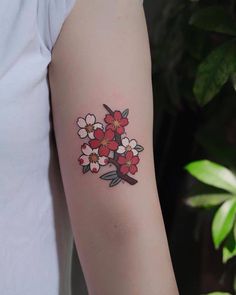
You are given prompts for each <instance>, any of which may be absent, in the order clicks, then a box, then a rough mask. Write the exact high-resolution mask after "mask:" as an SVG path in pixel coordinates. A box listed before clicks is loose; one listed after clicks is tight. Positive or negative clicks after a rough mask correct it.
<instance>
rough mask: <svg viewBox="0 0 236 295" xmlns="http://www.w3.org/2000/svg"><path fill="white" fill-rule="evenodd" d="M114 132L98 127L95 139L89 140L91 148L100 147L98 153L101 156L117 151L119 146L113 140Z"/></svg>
mask: <svg viewBox="0 0 236 295" xmlns="http://www.w3.org/2000/svg"><path fill="white" fill-rule="evenodd" d="M114 136H115V134H114V132H113V131H112V130H110V129H108V130H106V131H105V132H104V131H103V130H102V129H96V130H95V131H94V137H95V139H92V140H90V141H89V145H90V146H91V148H93V149H96V148H98V153H99V155H100V156H108V155H109V153H110V151H115V150H117V148H118V143H117V142H116V141H115V140H113V139H114Z"/></svg>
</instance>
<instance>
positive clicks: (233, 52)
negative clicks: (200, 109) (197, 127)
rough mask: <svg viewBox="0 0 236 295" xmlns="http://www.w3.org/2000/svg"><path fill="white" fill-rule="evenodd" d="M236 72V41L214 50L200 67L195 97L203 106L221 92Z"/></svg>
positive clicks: (195, 84)
mask: <svg viewBox="0 0 236 295" xmlns="http://www.w3.org/2000/svg"><path fill="white" fill-rule="evenodd" d="M235 71H236V41H235V40H234V41H233V42H232V41H229V42H227V43H225V44H223V45H222V46H220V47H217V48H216V49H214V50H213V51H212V52H211V53H210V54H209V55H208V56H207V58H206V59H205V60H204V61H203V62H202V63H201V64H200V65H199V67H198V70H197V75H196V80H195V83H194V87H193V92H194V95H195V97H196V99H197V101H198V103H199V104H200V105H202V106H204V105H205V104H207V103H208V102H209V101H211V100H212V98H213V97H214V96H215V95H216V94H217V93H218V92H219V91H220V90H221V88H222V86H223V85H224V84H225V83H226V82H227V81H228V79H229V78H230V76H231V75H232V74H233V73H234V72H235Z"/></svg>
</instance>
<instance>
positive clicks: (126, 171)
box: [120, 165, 129, 174]
mask: <svg viewBox="0 0 236 295" xmlns="http://www.w3.org/2000/svg"><path fill="white" fill-rule="evenodd" d="M120 172H121V173H122V174H127V173H128V172H129V167H128V166H126V165H122V166H121V167H120Z"/></svg>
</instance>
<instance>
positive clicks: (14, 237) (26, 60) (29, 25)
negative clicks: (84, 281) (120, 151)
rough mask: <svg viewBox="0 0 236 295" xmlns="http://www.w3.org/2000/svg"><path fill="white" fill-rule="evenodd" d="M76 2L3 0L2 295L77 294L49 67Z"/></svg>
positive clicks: (0, 67) (0, 97)
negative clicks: (49, 80)
mask: <svg viewBox="0 0 236 295" xmlns="http://www.w3.org/2000/svg"><path fill="white" fill-rule="evenodd" d="M75 1H76V0H0V294H2V295H70V294H71V291H70V289H71V288H70V281H71V278H70V274H71V255H72V245H73V237H72V232H71V226H70V222H69V217H68V210H67V206H66V200H65V195H64V191H63V186H62V181H61V176H60V170H59V166H58V158H57V152H56V148H55V141H54V136H53V131H52V130H53V129H52V121H51V112H50V103H49V87H48V82H47V66H48V64H49V63H50V60H51V50H52V47H53V45H54V44H55V41H56V39H57V37H58V35H59V33H60V30H61V27H62V24H63V22H64V21H65V18H66V17H67V16H68V14H69V12H70V11H71V9H72V7H73V5H74V3H75Z"/></svg>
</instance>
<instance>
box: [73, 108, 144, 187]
mask: <svg viewBox="0 0 236 295" xmlns="http://www.w3.org/2000/svg"><path fill="white" fill-rule="evenodd" d="M103 106H104V108H105V109H106V111H107V112H108V114H106V115H105V118H104V122H105V124H102V123H99V122H97V121H96V117H95V115H93V114H87V115H86V116H85V118H81V117H79V118H78V119H77V120H76V124H77V126H78V127H79V130H78V132H77V133H78V135H79V137H80V138H82V139H86V138H88V140H87V142H85V143H84V144H83V145H82V146H81V151H82V155H81V156H80V157H79V159H78V162H79V164H80V165H81V166H82V167H83V168H82V169H83V173H87V172H89V171H91V172H92V173H97V172H98V171H99V170H100V168H101V166H106V165H108V164H109V165H113V166H114V167H115V170H113V171H110V172H107V173H105V174H103V175H102V176H100V178H101V179H103V180H107V181H110V183H109V186H110V187H113V186H115V185H117V184H119V183H120V182H121V181H123V182H127V183H129V184H131V185H134V184H136V183H137V182H138V181H137V180H136V179H134V178H133V177H132V176H133V175H134V174H135V173H136V172H137V171H138V167H137V165H138V163H139V161H140V158H139V154H140V153H141V152H142V151H143V150H144V148H143V147H142V146H141V145H140V144H138V143H137V141H136V140H135V139H129V138H128V137H127V135H126V132H125V127H126V126H127V125H128V124H129V120H128V115H129V109H126V110H124V111H123V112H120V111H118V110H115V111H112V110H111V109H110V108H109V107H108V106H107V105H106V104H104V105H103ZM131 175H132V176H131Z"/></svg>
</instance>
